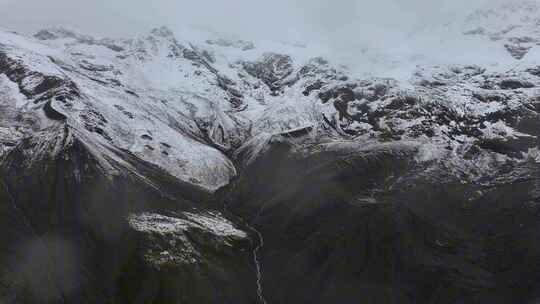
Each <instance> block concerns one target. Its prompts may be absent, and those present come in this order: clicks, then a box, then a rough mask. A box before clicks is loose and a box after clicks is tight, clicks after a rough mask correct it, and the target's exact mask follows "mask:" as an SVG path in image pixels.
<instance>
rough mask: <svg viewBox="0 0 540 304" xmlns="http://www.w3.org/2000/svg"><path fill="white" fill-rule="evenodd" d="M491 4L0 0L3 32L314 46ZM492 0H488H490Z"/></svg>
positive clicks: (440, 0)
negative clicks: (208, 33)
mask: <svg viewBox="0 0 540 304" xmlns="http://www.w3.org/2000/svg"><path fill="white" fill-rule="evenodd" d="M485 1H489V0H271V1H270V0H189V1H187V0H0V27H3V28H9V29H13V30H17V31H21V32H33V31H35V30H36V29H39V28H42V27H44V26H46V25H58V24H62V25H70V26H73V27H75V28H79V29H81V30H83V31H86V32H90V33H96V34H101V35H112V36H123V35H131V34H135V33H140V32H142V31H146V30H148V29H149V28H151V27H154V26H158V25H168V26H170V27H171V28H175V27H179V26H195V27H204V28H208V29H214V30H218V31H223V32H231V33H237V34H240V35H244V36H250V37H260V38H276V37H279V38H280V39H284V38H285V39H291V40H316V39H323V38H324V37H327V36H329V35H339V36H340V37H343V38H347V36H350V37H349V38H350V39H351V40H352V39H355V37H354V36H356V35H357V34H358V33H362V34H364V33H366V34H370V33H371V34H372V35H373V36H376V34H377V33H376V32H392V31H404V30H405V29H409V28H411V27H413V26H415V25H417V24H418V23H419V22H426V21H427V20H432V21H434V22H436V21H437V20H439V19H440V18H441V17H444V16H447V15H448V14H455V13H458V14H459V13H460V12H461V13H464V12H465V11H469V10H470V9H471V8H472V7H474V6H477V5H479V4H480V3H482V2H485ZM491 1H493V0H491Z"/></svg>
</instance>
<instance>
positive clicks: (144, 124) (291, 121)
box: [0, 4, 540, 191]
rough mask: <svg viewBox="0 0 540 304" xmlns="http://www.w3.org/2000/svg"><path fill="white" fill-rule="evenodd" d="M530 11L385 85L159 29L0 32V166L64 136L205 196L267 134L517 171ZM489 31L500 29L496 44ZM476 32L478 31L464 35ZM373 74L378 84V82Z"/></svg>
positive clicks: (525, 123) (476, 16)
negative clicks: (374, 144) (26, 144)
mask: <svg viewBox="0 0 540 304" xmlns="http://www.w3.org/2000/svg"><path fill="white" fill-rule="evenodd" d="M536 9H537V7H536V6H534V5H533V4H521V5H514V6H509V5H506V6H505V5H503V6H502V7H500V8H497V7H496V8H492V9H490V10H487V11H486V10H481V11H477V12H475V13H473V14H471V15H470V16H469V17H468V18H466V20H464V21H459V22H457V23H455V24H448V25H445V26H443V27H444V29H442V30H445V31H447V32H448V33H449V34H448V35H449V37H446V38H447V39H448V41H454V40H453V39H461V40H463V41H465V42H466V43H465V44H463V43H462V44H460V45H459V47H461V48H468V47H473V51H471V52H470V53H469V55H470V58H461V57H452V56H450V57H448V58H449V59H447V60H446V62H438V56H441V57H444V56H446V54H436V52H435V53H433V54H427V55H426V56H424V57H416V58H423V59H419V61H410V60H409V59H404V60H405V61H402V60H401V59H399V60H398V61H397V62H400V64H399V65H398V66H400V69H401V70H400V72H399V73H400V76H399V77H398V78H397V79H394V78H385V77H364V78H358V77H355V76H354V74H355V73H353V72H352V71H349V70H348V69H347V68H344V67H343V66H340V65H336V64H333V63H332V62H331V61H330V60H328V59H325V58H321V57H310V54H309V52H308V51H304V50H303V49H302V48H299V47H295V46H290V45H284V44H272V43H265V42H249V41H244V40H238V39H232V40H231V39H225V38H222V37H217V35H215V34H208V33H207V34H201V33H196V34H193V33H189V32H186V33H182V35H183V36H181V37H180V36H178V37H177V35H175V34H174V33H173V32H172V31H170V30H169V29H167V28H157V29H154V30H152V31H150V32H149V33H148V34H145V35H140V36H138V37H135V38H132V39H110V38H95V37H92V36H89V35H85V34H81V33H79V32H77V31H74V30H70V29H65V28H51V29H45V30H42V31H40V32H38V33H37V34H36V35H35V37H34V38H30V37H24V36H21V35H18V34H15V33H12V32H7V31H2V32H0V59H1V60H0V88H2V90H0V98H1V100H2V102H1V103H0V109H2V112H1V114H0V144H1V145H0V153H1V154H0V156H1V155H4V154H6V153H7V152H9V151H10V150H11V149H13V148H14V147H15V146H17V145H18V143H19V142H21V141H22V140H23V139H24V138H26V137H31V136H33V134H38V132H43V131H44V130H47V129H50V128H51V127H53V126H58V125H65V126H67V128H68V129H70V130H71V131H70V132H69V133H70V134H76V136H77V137H80V138H83V139H91V140H86V141H87V142H89V143H91V144H90V145H91V146H92V147H93V150H94V151H99V152H97V153H99V154H100V155H101V156H100V158H103V157H104V156H106V157H105V158H110V159H113V158H117V156H115V155H114V153H112V152H111V151H115V150H119V151H129V152H131V153H133V154H134V155H135V156H137V157H139V158H141V159H143V160H145V161H147V162H150V163H152V164H155V165H157V166H159V167H161V168H163V169H164V170H166V171H167V172H169V173H170V174H172V175H173V176H176V177H177V178H179V179H181V180H183V181H185V182H188V183H192V184H195V185H199V186H201V187H203V188H205V189H207V190H209V191H214V190H216V189H218V188H219V187H221V186H224V185H226V184H227V183H228V182H229V181H230V180H231V178H232V177H234V176H235V175H236V174H237V173H236V168H235V166H234V165H233V161H232V160H231V159H230V157H231V156H232V158H241V157H244V156H246V157H247V159H248V161H249V160H253V159H255V158H256V157H257V155H258V154H260V153H262V152H263V151H265V147H266V146H267V145H268V144H269V143H270V142H273V141H275V140H279V139H277V137H279V136H285V137H286V138H288V139H287V140H288V141H293V142H296V144H300V145H313V144H317V143H320V142H328V141H333V140H336V139H338V140H346V141H357V142H365V141H379V142H385V141H398V140H406V141H416V142H418V143H420V144H422V145H424V146H425V147H426V148H424V149H421V150H422V151H424V152H425V153H424V155H423V156H421V157H418V159H419V160H422V159H426V160H427V159H429V160H430V161H433V159H434V158H440V159H446V160H448V159H452V158H448V153H450V154H452V155H454V156H455V158H456V159H459V160H460V161H464V159H465V158H464V156H465V155H467V157H470V156H471V155H470V153H469V154H467V153H468V151H470V150H471V149H472V150H474V151H479V152H478V153H475V155H478V157H480V158H485V157H487V156H486V155H491V156H497V157H495V158H496V159H499V160H502V159H513V160H516V161H525V160H526V159H528V158H527V157H525V156H524V155H532V154H534V151H535V149H537V138H536V136H537V135H538V134H537V132H536V131H535V130H534V126H536V125H535V124H537V119H538V100H539V98H540V97H539V95H540V91H539V90H540V89H539V87H540V68H539V66H540V64H539V63H536V62H535V61H536V60H538V59H537V58H540V57H538V56H534V52H535V50H536V49H537V48H536V46H533V45H532V44H535V43H536V42H534V41H536V39H537V37H538V22H537V21H538V20H537V18H536V19H535V17H534V16H535V13H534V12H535V10H536ZM501 16H504V18H502V17H501ZM501 18H502V20H504V22H499V23H497V27H495V26H494V25H493V24H494V23H495V22H494V21H493V20H500V19H501ZM492 23H493V24H492ZM503 23H504V24H505V25H504V27H505V28H506V27H507V26H509V27H510V28H511V29H510V30H503V32H504V33H502V34H500V33H501V29H500V28H499V27H500V26H502V25H501V24H503ZM476 27H482V28H484V30H483V31H482V30H478V31H475V32H474V33H473V32H470V31H469V32H467V30H465V29H470V28H476ZM449 28H451V29H452V30H449ZM437 31H439V29H434V32H433V33H437ZM433 33H431V35H432V36H429V35H427V34H426V32H425V31H420V32H419V33H418V34H417V37H420V38H418V39H424V38H425V37H428V36H429V37H435V36H437V35H433ZM497 33H499V34H500V35H499V34H497ZM205 35H206V36H205ZM422 35H423V36H422ZM452 35H454V36H452ZM494 35H495V36H494ZM497 35H499V36H497ZM422 37H424V38H422ZM485 37H488V38H489V39H485ZM494 37H495V38H497V39H495V38H494ZM516 37H517V38H519V37H531V39H532V40H531V39H525V40H527V41H525V40H524V39H521V38H519V39H517V38H516ZM499 38H500V39H499ZM430 39H431V38H430ZM516 39H517V40H516ZM533 40H534V41H533ZM427 41H430V40H429V39H428V40H427ZM431 42H432V44H433V45H438V42H435V41H433V40H431ZM469 42H470V43H469ZM512 43H514V44H517V45H518V46H523V45H525V44H527V45H529V44H531V43H532V44H531V45H530V46H531V47H530V48H529V50H528V52H527V54H526V55H524V56H523V58H522V60H518V59H517V58H516V56H515V54H512V53H511V52H510V53H509V50H508V47H506V46H505V45H507V44H512ZM492 44H496V45H497V46H498V48H497V50H501V53H497V52H499V51H497V52H495V53H494V54H495V55H494V57H493V58H490V60H493V61H498V64H497V65H492V64H488V63H487V62H486V61H484V63H486V65H473V64H469V63H468V62H470V61H472V62H474V61H475V60H476V57H475V56H476V51H477V50H478V49H474V46H475V45H476V46H481V47H482V48H485V47H491V45H492ZM270 48H274V50H273V51H270V50H269V49H270ZM396 51H398V49H396ZM390 52H391V50H390ZM460 53H461V54H465V53H467V52H463V51H462V50H460ZM404 54H405V53H402V54H401V55H400V56H405V55H406V54H405V55H404ZM409 55H411V54H409ZM366 56H367V57H366ZM369 56H370V55H369V52H367V53H366V54H363V55H361V58H359V60H364V59H366V58H369ZM392 56H393V55H392ZM406 56H408V55H406ZM483 57H486V56H483ZM381 58H384V56H383V57H381ZM403 58H405V57H403ZM403 58H402V59H403ZM387 59H388V60H386V59H383V61H381V62H379V64H380V65H381V67H383V69H386V68H384V66H385V65H386V64H387V63H391V62H393V59H390V58H387ZM448 60H453V62H451V63H447V61H448ZM434 62H437V64H432V63H434ZM480 62H482V61H480ZM391 65H394V64H393V63H392V64H391ZM413 66H414V68H413ZM386 67H387V68H388V67H389V68H390V69H387V70H386V71H387V72H388V73H386V72H385V73H382V75H385V74H389V75H390V74H392V69H393V68H392V67H390V66H386ZM405 75H407V76H405ZM53 133H54V132H53ZM53 133H51V134H53ZM54 134H55V133H54ZM305 135H308V137H307V138H306V137H305ZM271 139H272V140H271ZM499 141H500V142H502V143H500V142H499ZM494 142H498V143H497V144H494ZM505 143H506V145H507V146H510V147H501V145H503V146H504V145H505ZM428 147H429V149H428ZM428 150H429V151H431V152H429V153H428V152H427V151H428ZM54 151H55V150H54V149H53V153H54ZM531 151H533V152H531ZM471 153H472V152H471ZM531 153H532V154H531ZM242 155H244V156H242ZM426 155H430V156H429V157H427V156H426ZM488 158H490V159H492V158H493V157H488ZM533 158H534V157H533ZM471 161H472V162H474V161H475V160H471Z"/></svg>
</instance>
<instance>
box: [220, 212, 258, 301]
mask: <svg viewBox="0 0 540 304" xmlns="http://www.w3.org/2000/svg"><path fill="white" fill-rule="evenodd" d="M223 208H224V211H226V212H227V213H229V214H232V215H234V216H235V217H236V218H237V219H238V220H240V221H241V222H242V224H244V225H245V226H246V227H247V228H248V229H249V230H251V231H252V232H253V233H255V234H256V235H257V245H256V246H255V247H254V248H253V250H252V251H251V253H252V256H253V263H254V264H255V276H256V284H257V297H258V298H259V303H260V304H267V302H266V299H265V298H264V290H263V285H262V281H263V277H262V276H263V273H262V267H261V262H260V261H259V250H260V249H261V248H263V247H264V238H263V236H262V234H261V232H260V231H259V230H257V228H255V227H253V226H252V225H251V224H249V223H248V222H247V221H246V220H244V219H243V218H242V217H241V216H238V215H236V214H234V213H233V212H231V211H230V210H229V209H228V206H227V203H223Z"/></svg>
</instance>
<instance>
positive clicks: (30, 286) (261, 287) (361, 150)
mask: <svg viewBox="0 0 540 304" xmlns="http://www.w3.org/2000/svg"><path fill="white" fill-rule="evenodd" d="M539 13H540V6H539V5H538V4H537V3H535V2H523V3H519V4H515V3H514V4H504V5H502V6H496V7H490V8H488V9H482V10H478V11H476V12H473V13H471V14H470V15H469V16H467V17H466V18H455V20H453V21H452V22H451V23H445V24H442V25H440V26H439V27H435V28H421V29H419V30H417V31H415V32H414V33H413V34H412V35H411V36H410V37H409V38H408V39H410V41H409V42H408V43H409V44H410V43H414V44H416V45H418V46H422V45H426V46H427V47H425V48H423V47H418V48H415V49H410V48H406V47H402V46H399V43H396V45H397V46H396V47H394V48H389V49H385V50H378V49H375V48H374V49H369V48H368V49H366V50H365V51H364V52H361V53H359V54H358V58H355V60H357V62H356V63H355V64H354V65H351V66H350V67H347V66H344V65H343V64H338V62H340V61H339V60H338V59H336V60H335V61H334V60H333V58H325V57H320V56H314V54H313V53H312V52H311V51H309V50H308V49H309V46H307V47H302V46H295V45H290V44H283V43H273V42H257V41H255V42H251V41H246V40H239V39H229V38H223V37H219V36H218V35H216V34H210V33H195V34H194V33H193V32H188V31H186V32H185V33H181V34H182V35H180V34H175V33H173V32H172V31H171V30H169V29H167V28H164V27H162V28H156V29H153V30H151V31H150V32H149V33H147V34H143V35H140V36H138V37H135V38H129V39H111V38H96V37H92V36H90V35H86V34H82V33H79V32H77V31H75V30H71V29H66V28H61V27H58V28H49V29H44V30H41V31H39V32H38V33H36V34H35V35H34V36H33V37H29V36H25V35H21V34H17V33H14V32H10V31H7V30H2V31H0V173H1V174H2V179H1V180H0V181H1V185H2V187H0V203H1V204H2V205H1V206H0V219H1V220H0V222H2V224H1V225H0V228H2V229H1V231H2V232H1V233H0V242H1V243H2V244H3V245H5V246H3V247H4V248H13V249H12V250H6V251H5V252H4V251H1V252H0V264H1V265H3V266H2V270H4V269H5V271H4V272H3V273H0V275H1V276H0V283H2V284H0V286H1V287H0V302H2V301H4V302H6V303H19V302H17V301H19V300H20V299H23V300H24V301H27V302H28V303H61V302H63V303H71V302H73V301H76V302H78V303H111V301H112V303H116V302H115V301H117V302H122V303H177V302H178V301H182V302H187V303H253V302H255V301H261V302H263V301H265V298H266V300H267V302H268V303H270V302H275V303H336V301H338V302H337V303H350V302H351V301H352V299H357V298H358V297H359V296H362V294H363V295H369V296H370V297H373V300H370V301H368V302H370V303H395V302H396V301H397V302H399V303H458V302H459V301H465V302H468V301H472V300H473V299H481V300H482V301H484V302H485V301H487V300H489V301H492V302H491V303H509V302H505V301H507V300H509V298H508V297H507V296H508V290H512V289H511V288H514V286H515V284H516V282H518V281H519V280H518V279H516V280H518V281H513V280H514V279H513V278H517V277H519V276H521V277H523V278H526V280H528V282H529V283H530V282H534V279H533V278H536V277H535V276H534V275H535V273H537V272H536V270H537V266H538V265H537V264H535V266H534V267H533V266H530V265H532V264H533V262H532V261H535V260H537V258H538V257H539V256H540V255H539V252H540V251H539V249H538V248H536V247H534V248H528V249H529V252H528V253H524V251H523V250H525V248H526V247H527V246H530V242H531V241H530V240H532V239H534V238H535V237H537V236H538V235H537V233H536V232H535V231H538V230H537V229H536V228H537V226H538V223H539V222H538V217H537V214H538V213H537V211H538V203H539V199H540V192H539V186H538V183H539V179H540V175H539V163H540V150H539V148H540V141H539V139H538V136H539V135H540V51H539V50H540V17H539ZM411 41H412V42H411ZM363 64H365V67H366V68H365V71H362V65H363ZM353 66H354V68H353ZM373 67H376V68H373ZM375 72H377V73H375ZM390 76H395V77H393V78H392V77H390ZM224 206H225V207H224ZM388 206H390V207H388ZM371 213H373V214H375V215H374V216H372V217H371V218H370V219H369V220H366V221H365V222H362V221H363V220H362V221H360V222H359V219H364V218H365V217H366V214H371ZM508 213H511V214H513V215H511V216H509V215H508ZM510 217H511V218H512V220H509V218H510ZM381 225H382V226H381ZM372 229H381V230H382V232H381V235H378V234H376V233H374V232H373V230H372ZM415 229H420V230H422V229H428V230H429V232H427V233H423V234H422V233H421V232H418V231H417V230H415ZM242 230H244V231H242ZM422 231H423V230H422ZM254 232H256V233H254ZM248 234H249V235H250V237H251V240H252V242H253V244H251V245H250V244H248V242H247V237H248ZM338 236H339V237H338ZM509 236H510V240H509V239H508V237H509ZM263 237H264V239H265V240H266V242H264V241H263V239H262V238H263ZM385 237H387V238H386V239H385ZM340 240H341V241H340ZM362 242H364V243H362ZM385 242H387V243H385ZM359 243H362V244H364V245H365V246H366V247H367V248H368V249H365V248H364V249H362V250H363V251H362V253H359V252H358V250H361V249H359V248H357V246H359V245H358V244H359ZM134 244H138V245H134ZM263 244H264V247H263V246H262V245H263ZM389 244H390V245H389ZM386 246H388V247H386ZM253 247H256V248H257V250H253V251H250V250H248V249H250V248H253ZM509 247H511V248H509ZM413 248H415V249H413ZM260 250H262V253H261V251H260ZM366 250H367V251H366ZM369 250H372V252H374V253H373V254H368V253H366V252H368V251H369ZM394 250H402V251H403V255H402V256H393V254H395V253H393V252H394ZM415 250H416V251H415ZM501 250H502V251H504V252H502V253H501V252H500V251H501ZM257 251H259V253H260V254H261V255H262V256H261V257H258V256H257ZM29 252H30V253H29ZM377 253H378V254H377ZM356 254H358V255H359V257H358V259H356V258H355V255H356ZM250 255H255V257H254V258H253V257H252V256H250ZM340 257H341V258H340ZM288 259H292V260H293V262H289V261H288ZM349 259H350V260H349ZM497 259H499V260H498V261H499V262H498V263H496V262H495V260H497ZM515 259H522V261H523V263H526V265H524V264H520V263H517V264H518V265H517V266H515V263H514V261H515ZM60 260H65V261H66V262H65V264H66V266H65V267H63V268H55V267H52V268H51V266H50V263H51V261H52V263H53V264H54V263H58V262H59V261H60ZM13 261H16V262H15V266H14V267H11V266H9V267H8V266H7V265H8V264H10V263H11V264H13ZM252 261H255V262H257V263H259V261H262V262H261V264H262V266H261V265H259V264H258V265H257V267H256V268H254V267H255V266H253V265H252ZM347 261H349V262H350V267H345V266H343V265H345V264H347V263H348V262H347ZM98 264H99V265H102V266H96V265H98ZM496 264H499V265H496ZM4 265H5V266H4ZM265 265H267V266H266V267H265ZM280 265H281V267H280ZM284 265H288V266H290V267H283V266H284ZM388 265H394V266H395V267H396V268H395V269H394V270H391V268H389V266H388ZM501 265H504V266H501ZM19 266H20V267H19ZM499 266H501V267H502V268H504V269H499V268H498V267H499ZM529 266H530V267H529ZM261 267H262V269H263V271H262V274H261V272H260V268H261ZM377 267H379V268H377ZM535 267H536V268H535ZM36 269H40V270H41V271H38V273H39V275H36V276H31V275H29V274H31V273H33V272H34V271H35V270H36ZM253 269H257V271H253ZM265 269H266V271H265ZM410 270H412V272H415V273H417V274H418V275H412V274H411V273H410ZM255 272H256V273H255ZM308 273H311V277H310V278H306V277H305V276H306V274H308ZM263 274H264V275H266V276H264V277H261V276H262V275H263ZM138 276H140V278H141V280H140V282H139V281H137V280H134V278H137V277H138ZM396 276H402V279H399V278H397V277H396ZM47 277H49V278H51V279H48V280H46V279H45V278H47ZM301 278H304V279H301ZM368 278H372V279H373V281H370V280H368ZM536 279H537V278H536ZM44 280H45V281H47V283H43V281H44ZM524 280H525V279H524ZM531 280H532V281H531ZM224 281H226V282H228V283H227V284H230V287H225V286H224V285H223V284H224V283H223V282H224ZM72 282H78V283H76V286H75V285H73V283H72ZM190 282H191V285H190ZM325 282H326V283H325ZM429 284H435V285H436V286H435V285H434V286H433V287H434V288H428V287H429V286H430V285H429ZM530 284H531V286H532V287H530V288H529V287H527V288H528V289H527V288H525V289H527V290H526V291H520V292H519V297H520V298H519V299H522V298H523V299H524V298H526V297H530V296H532V293H534V290H535V288H536V287H537V282H536V283H530ZM428 285H429V286H428ZM4 286H5V287H4ZM190 286H191V287H190ZM314 286H319V291H313V288H314ZM246 287H249V288H246ZM509 288H510V289H509ZM248 289H249V291H246V290H248ZM388 289H395V294H394V295H393V296H392V297H390V298H387V296H388V293H389V291H388ZM96 290H98V291H96ZM209 290H213V294H209ZM310 290H311V291H310ZM495 291H496V292H495ZM210 293H212V292H210ZM493 295H497V296H496V297H494V296H493ZM445 297H447V298H448V299H450V300H448V301H447V300H443V299H444V298H445ZM136 299H139V300H136ZM385 299H386V300H385ZM389 299H392V300H389ZM516 299H517V296H516ZM495 300H496V301H495ZM126 301H127V302H126ZM137 301H138V302H137ZM497 301H499V302H497ZM501 301H502V302H501ZM25 303H26V302H25ZM524 303H525V302H524Z"/></svg>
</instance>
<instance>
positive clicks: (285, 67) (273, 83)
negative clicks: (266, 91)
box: [244, 53, 293, 91]
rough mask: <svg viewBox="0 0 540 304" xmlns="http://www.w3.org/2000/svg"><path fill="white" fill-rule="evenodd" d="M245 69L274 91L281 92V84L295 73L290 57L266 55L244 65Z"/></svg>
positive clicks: (273, 54)
mask: <svg viewBox="0 0 540 304" xmlns="http://www.w3.org/2000/svg"><path fill="white" fill-rule="evenodd" d="M244 69H245V70H246V71H247V72H248V73H249V74H250V75H252V76H253V77H256V78H259V79H260V80H262V82H264V83H265V84H266V85H267V86H268V87H269V88H270V90H272V91H276V90H279V89H280V87H281V86H282V84H281V83H280V82H281V81H282V80H284V79H285V78H286V77H287V76H289V75H291V74H292V72H293V66H292V60H291V57H290V56H288V55H282V54H275V53H266V54H264V55H263V56H262V58H260V59H259V60H258V61H256V62H246V63H244Z"/></svg>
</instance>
